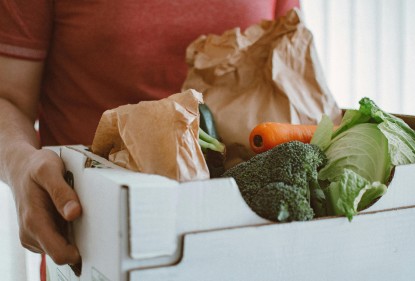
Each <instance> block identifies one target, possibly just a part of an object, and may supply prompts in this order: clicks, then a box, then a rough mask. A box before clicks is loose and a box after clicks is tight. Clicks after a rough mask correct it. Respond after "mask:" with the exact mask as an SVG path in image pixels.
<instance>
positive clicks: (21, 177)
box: [12, 149, 81, 265]
mask: <svg viewBox="0 0 415 281" xmlns="http://www.w3.org/2000/svg"><path fill="white" fill-rule="evenodd" d="M13 170H14V171H15V172H14V175H13V176H12V178H14V180H12V185H13V188H12V189H13V192H14V197H15V201H16V208H17V214H18V218H19V228H20V241H21V243H22V245H23V246H24V247H25V248H27V249H28V250H30V251H33V252H37V253H46V254H47V255H49V256H50V257H51V258H52V259H53V260H54V262H55V263H56V264H60V265H62V264H73V265H74V264H77V263H79V262H80V260H81V258H80V255H79V252H78V249H77V248H76V246H74V245H72V244H70V243H69V241H68V240H67V238H66V226H67V222H68V221H73V220H75V219H76V218H78V217H79V216H80V215H81V205H80V203H79V199H78V197H77V195H76V193H75V191H74V190H73V189H72V188H71V187H70V186H69V185H68V184H67V183H66V182H65V180H64V176H63V175H64V173H65V168H64V165H63V163H62V161H61V159H60V158H59V157H58V155H57V154H56V153H55V152H53V151H50V150H47V149H43V150H33V152H32V153H30V154H29V155H28V157H27V158H26V159H25V161H23V163H20V164H19V165H16V169H13ZM18 173H20V174H18Z"/></svg>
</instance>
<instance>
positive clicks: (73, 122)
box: [0, 0, 298, 145]
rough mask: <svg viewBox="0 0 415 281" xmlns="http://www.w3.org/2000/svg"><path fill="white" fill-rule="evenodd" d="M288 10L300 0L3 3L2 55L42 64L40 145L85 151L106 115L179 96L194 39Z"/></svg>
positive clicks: (44, 0) (0, 8) (28, 0)
mask: <svg viewBox="0 0 415 281" xmlns="http://www.w3.org/2000/svg"><path fill="white" fill-rule="evenodd" d="M293 6H298V0H288V1H287V0H284V1H282V0H280V1H279V2H278V5H276V0H259V1H252V0H226V1H224V0H211V1H204V0H174V1H171V0H151V1H150V0H149V1H139V0H134V1H132V0H130V1H127V0H118V1H102V0H101V1H100V0H96V1H80V0H77V1H75V0H73V1H70V0H57V1H53V0H4V1H1V2H0V53H1V54H5V55H10V56H15V57H18V58H23V59H32V60H45V71H44V81H43V86H42V89H41V101H40V134H41V139H42V144H43V145H56V144H75V143H76V144H78V143H80V144H87V145H88V144H91V143H92V139H93V135H94V132H95V128H96V126H97V124H98V122H99V119H100V117H101V115H102V113H103V112H104V111H105V110H106V109H109V108H115V107H117V106H119V105H123V104H127V103H137V102H139V101H141V100H153V99H160V98H164V97H166V96H168V95H170V94H173V93H176V92H179V91H180V87H181V84H182V83H183V81H184V79H185V77H186V71H187V66H186V63H185V50H186V47H187V46H188V45H189V44H190V43H191V42H192V41H193V40H195V39H196V38H197V37H198V36H200V35H201V34H208V33H215V34H221V33H223V32H224V31H225V30H227V29H230V28H234V27H237V26H239V27H241V28H242V29H244V28H246V27H247V26H249V25H251V24H254V23H258V22H260V21H261V20H262V19H272V18H274V15H275V14H277V15H279V14H284V13H285V12H286V11H287V10H289V9H290V8H292V7H293ZM137 122H139V120H137ZM166 122H168V120H166Z"/></svg>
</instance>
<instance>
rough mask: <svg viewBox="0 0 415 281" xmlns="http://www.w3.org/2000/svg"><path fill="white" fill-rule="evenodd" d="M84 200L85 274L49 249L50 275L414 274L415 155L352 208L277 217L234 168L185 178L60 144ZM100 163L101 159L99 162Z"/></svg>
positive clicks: (77, 229)
mask: <svg viewBox="0 0 415 281" xmlns="http://www.w3.org/2000/svg"><path fill="white" fill-rule="evenodd" d="M59 153H60V155H61V157H62V159H63V161H64V163H65V165H66V168H67V170H68V171H70V172H71V173H72V174H73V179H74V187H75V190H76V192H77V193H78V195H79V198H80V200H81V204H82V206H83V215H82V217H81V218H80V219H79V220H77V221H75V222H74V224H73V231H74V238H75V242H76V244H77V246H78V248H79V250H80V253H81V256H82V261H83V264H82V274H81V275H80V277H76V276H75V274H74V273H73V271H72V270H71V268H70V267H69V266H57V265H55V264H54V263H53V262H52V260H51V259H50V258H48V259H47V271H48V277H49V280H51V281H62V280H64V281H74V280H80V281H87V280H88V281H89V280H92V281H150V280H151V281H155V280H172V281H173V280H174V281H179V280H180V281H190V280H192V281H193V280H199V281H222V280H223V281H232V280H235V281H244V280H246V281H253V280H260V281H267V280H284V281H289V280H336V281H339V280H394V281H397V280H415V266H414V264H415V165H407V166H399V167H396V169H395V175H394V178H393V180H392V182H391V184H390V185H389V188H388V191H387V193H386V194H385V195H384V196H383V197H382V198H381V199H380V200H379V201H378V202H377V203H376V204H374V205H373V206H371V207H370V208H369V209H367V210H365V211H364V212H362V213H361V214H359V215H357V216H356V217H354V219H353V221H352V222H351V223H350V222H349V221H348V220H347V219H346V218H344V217H340V218H339V217H331V218H324V219H315V220H312V221H308V222H292V223H271V222H269V221H267V220H264V219H262V218H260V217H258V216H257V215H256V214H255V213H254V212H252V211H251V209H250V208H249V207H248V206H247V205H246V204H245V201H244V200H243V198H242V197H241V195H240V193H239V189H238V187H237V185H236V183H235V181H234V180H233V179H231V178H224V179H215V180H206V181H197V182H188V183H182V184H179V183H178V182H176V181H173V180H169V179H167V178H164V177H161V176H156V175H147V174H141V173H135V172H131V171H128V170H125V169H122V168H120V167H117V166H115V165H113V164H112V163H110V162H108V161H106V160H105V159H103V158H100V157H98V156H96V155H93V154H91V153H90V152H88V151H87V150H85V148H84V147H82V146H71V147H60V151H59ZM99 163H101V164H99Z"/></svg>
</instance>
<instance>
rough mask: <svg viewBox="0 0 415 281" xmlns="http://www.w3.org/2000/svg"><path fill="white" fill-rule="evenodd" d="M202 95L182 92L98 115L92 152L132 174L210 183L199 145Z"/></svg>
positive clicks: (191, 91) (194, 92) (188, 91)
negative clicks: (141, 173)
mask: <svg viewBox="0 0 415 281" xmlns="http://www.w3.org/2000/svg"><path fill="white" fill-rule="evenodd" d="M199 103H203V96H202V94H201V93H199V92H197V91H194V90H187V91H184V92H182V93H178V94H174V95H171V96H169V97H168V98H165V99H162V100H158V101H142V102H140V103H138V104H134V105H133V104H128V105H123V106H120V107H118V108H115V109H111V110H107V111H105V112H104V113H103V115H102V117H101V120H100V122H99V124H98V127H97V130H96V132H95V137H94V140H93V143H92V147H91V149H92V152H94V153H95V154H98V155H100V156H102V157H105V158H107V159H109V160H110V161H112V162H114V163H115V164H117V165H119V166H122V167H125V168H127V169H130V170H133V171H139V172H143V173H149V174H158V175H162V176H165V177H168V178H171V179H174V180H178V181H181V182H183V181H190V180H202V179H208V178H209V170H208V167H207V165H206V162H205V159H204V157H203V152H202V150H201V148H200V145H199V143H198V132H199V109H198V106H199Z"/></svg>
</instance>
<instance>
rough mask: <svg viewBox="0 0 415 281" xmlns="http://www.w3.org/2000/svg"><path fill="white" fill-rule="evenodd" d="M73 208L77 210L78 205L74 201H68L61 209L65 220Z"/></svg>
mask: <svg viewBox="0 0 415 281" xmlns="http://www.w3.org/2000/svg"><path fill="white" fill-rule="evenodd" d="M75 208H78V203H77V202H76V201H74V200H71V201H68V202H67V203H66V205H65V207H63V214H64V216H65V218H68V217H69V216H70V215H71V213H72V212H73V211H74V210H75Z"/></svg>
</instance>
